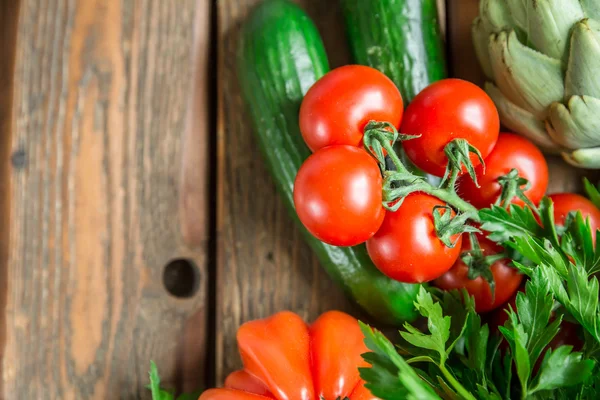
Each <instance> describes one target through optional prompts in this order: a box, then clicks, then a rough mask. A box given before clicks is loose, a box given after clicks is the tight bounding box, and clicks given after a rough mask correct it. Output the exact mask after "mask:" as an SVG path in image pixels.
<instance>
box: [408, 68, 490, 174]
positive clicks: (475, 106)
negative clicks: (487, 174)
mask: <svg viewBox="0 0 600 400" xmlns="http://www.w3.org/2000/svg"><path fill="white" fill-rule="evenodd" d="M401 132H402V133H405V134H409V135H421V137H419V138H417V139H412V140H408V141H406V142H404V144H403V146H404V149H405V150H406V154H407V155H408V157H409V158H410V160H411V161H412V162H413V163H415V165H416V166H417V167H419V168H421V169H422V170H423V171H425V172H427V173H430V174H432V175H436V176H443V175H444V171H445V170H446V165H447V164H448V157H446V154H445V153H444V148H445V147H446V145H447V144H448V143H450V142H451V141H452V140H454V139H466V140H468V141H469V143H470V144H471V145H473V146H474V147H476V148H477V149H478V150H479V151H480V152H481V155H482V156H483V158H485V157H487V156H488V155H489V154H490V152H491V151H492V149H493V148H494V145H495V144H496V140H497V139H498V133H499V132H500V119H499V117H498V111H497V110H496V106H494V103H493V102H492V99H490V97H489V96H488V95H487V94H486V93H485V92H484V91H483V90H481V89H480V88H479V87H478V86H476V85H474V84H472V83H470V82H467V81H463V80H460V79H443V80H441V81H438V82H435V83H433V84H431V85H429V86H428V87H426V88H425V89H423V91H422V92H421V93H419V94H418V95H417V96H416V97H415V98H414V99H413V101H412V102H411V103H410V105H409V106H408V107H407V108H406V111H405V113H404V118H403V121H402V127H401ZM470 159H471V162H472V163H473V165H478V164H479V159H478V158H477V157H476V156H475V155H473V154H472V155H471V157H470Z"/></svg>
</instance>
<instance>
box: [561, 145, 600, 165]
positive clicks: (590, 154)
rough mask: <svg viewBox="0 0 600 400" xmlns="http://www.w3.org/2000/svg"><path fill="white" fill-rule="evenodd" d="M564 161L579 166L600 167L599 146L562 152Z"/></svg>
mask: <svg viewBox="0 0 600 400" xmlns="http://www.w3.org/2000/svg"><path fill="white" fill-rule="evenodd" d="M562 156H563V158H564V159H565V161H566V162H568V163H569V164H571V165H574V166H576V167H579V168H590V169H600V147H592V148H590V149H579V150H575V151H573V152H571V153H567V152H564V153H562Z"/></svg>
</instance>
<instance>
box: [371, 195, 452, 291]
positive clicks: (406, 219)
mask: <svg viewBox="0 0 600 400" xmlns="http://www.w3.org/2000/svg"><path fill="white" fill-rule="evenodd" d="M443 205H444V203H443V202H441V201H440V200H438V199H437V198H435V197H433V196H430V195H428V194H424V193H412V194H410V195H408V196H407V197H406V198H405V199H404V202H403V203H402V205H401V206H400V208H399V209H398V210H397V211H396V212H388V213H386V216H385V219H384V220H383V224H382V225H381V228H379V231H377V233H376V234H375V236H373V237H372V238H371V239H369V240H368V241H367V251H368V252H369V256H370V257H371V260H373V263H374V264H375V266H377V268H378V269H379V270H380V271H381V272H383V273H384V274H385V275H387V276H389V277H390V278H392V279H395V280H397V281H400V282H406V283H417V282H428V281H431V280H433V279H435V278H437V277H439V276H440V275H442V274H443V273H444V272H446V271H448V270H449V269H450V268H451V267H452V265H453V264H454V262H455V261H456V259H457V258H458V256H459V254H460V248H461V244H462V237H460V236H455V237H454V238H453V240H456V246H455V247H453V248H450V247H447V246H446V245H445V244H444V243H443V242H442V241H441V240H440V239H439V238H438V237H437V235H436V232H435V227H434V224H433V208H434V207H435V206H443Z"/></svg>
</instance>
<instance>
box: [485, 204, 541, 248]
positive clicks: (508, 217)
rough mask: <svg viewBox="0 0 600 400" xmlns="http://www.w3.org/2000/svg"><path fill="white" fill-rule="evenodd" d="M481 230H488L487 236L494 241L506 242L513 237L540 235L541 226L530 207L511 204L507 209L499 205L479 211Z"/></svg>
mask: <svg viewBox="0 0 600 400" xmlns="http://www.w3.org/2000/svg"><path fill="white" fill-rule="evenodd" d="M479 218H480V219H481V221H482V224H481V230H482V231H485V232H489V236H488V238H489V239H490V240H493V241H494V242H508V241H509V240H510V239H511V238H513V237H521V236H527V237H530V236H541V235H542V234H543V229H542V227H541V226H540V225H539V224H538V222H537V221H536V219H535V216H534V214H533V211H531V208H528V207H525V208H522V207H518V206H515V205H514V204H511V206H510V209H509V210H505V209H504V208H502V207H499V206H492V208H490V209H488V208H484V209H482V210H480V211H479Z"/></svg>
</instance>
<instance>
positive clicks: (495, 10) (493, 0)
mask: <svg viewBox="0 0 600 400" xmlns="http://www.w3.org/2000/svg"><path fill="white" fill-rule="evenodd" d="M479 15H480V17H481V19H482V20H483V23H484V25H485V27H486V29H487V30H488V31H489V32H490V33H492V32H499V31H502V30H508V29H514V28H515V27H516V26H515V23H514V22H513V19H512V18H511V15H510V10H509V9H508V6H507V4H506V0H481V3H480V4H479Z"/></svg>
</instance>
